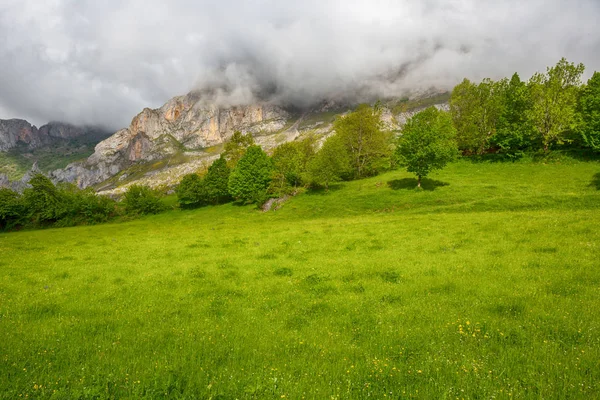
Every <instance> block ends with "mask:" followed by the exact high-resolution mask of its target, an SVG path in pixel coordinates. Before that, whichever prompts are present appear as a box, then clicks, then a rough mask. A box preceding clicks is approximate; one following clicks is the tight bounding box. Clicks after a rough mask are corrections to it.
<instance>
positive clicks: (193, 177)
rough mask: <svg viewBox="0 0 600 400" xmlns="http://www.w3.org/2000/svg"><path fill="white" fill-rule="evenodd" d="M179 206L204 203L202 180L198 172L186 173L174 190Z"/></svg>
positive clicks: (189, 206) (190, 206)
mask: <svg viewBox="0 0 600 400" xmlns="http://www.w3.org/2000/svg"><path fill="white" fill-rule="evenodd" d="M175 192H176V193H177V201H178V202H179V206H180V207H181V208H194V207H200V206H202V205H205V204H206V190H205V188H204V182H203V181H202V178H200V176H199V175H198V174H187V175H185V176H184V177H183V179H182V180H181V182H180V183H179V186H177V189H176V190H175Z"/></svg>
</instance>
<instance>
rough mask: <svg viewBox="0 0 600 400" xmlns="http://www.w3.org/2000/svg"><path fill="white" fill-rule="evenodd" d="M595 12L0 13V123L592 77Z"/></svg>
mask: <svg viewBox="0 0 600 400" xmlns="http://www.w3.org/2000/svg"><path fill="white" fill-rule="evenodd" d="M599 19H600V3H599V2H598V1H597V0H578V1H576V2H572V1H567V0H545V1H542V0H533V1H528V2H523V1H516V0H507V1H503V2H501V3H500V2H497V1H487V0H484V1H477V0H453V1H442V0H428V1H417V0H414V1H412V0H404V1H366V0H358V1H353V2H342V1H337V0H320V1H314V0H308V1H303V2H282V1H275V0H259V1H252V2H247V1H241V0H224V1H220V2H211V1H191V0H174V1H170V2H163V1H159V0H121V1H116V0H106V1H102V2H98V1H91V0H79V1H76V0H54V1H51V2H39V1H34V0H4V1H2V2H1V3H0V71H2V73H1V74H0V87H1V88H2V90H1V91H0V118H25V119H27V120H29V121H31V122H33V123H36V124H42V123H44V122H46V121H49V120H62V121H67V122H70V123H73V124H92V125H101V126H105V127H107V128H110V129H112V130H116V129H118V128H120V127H125V126H127V125H129V123H130V121H131V119H132V117H133V116H134V115H136V114H137V113H138V112H139V110H141V109H143V108H144V107H151V108H156V107H159V106H160V105H162V104H163V103H165V102H166V101H167V100H168V99H170V98H171V97H173V96H175V95H180V94H184V93H187V92H189V91H191V90H196V91H198V92H199V93H200V94H201V95H202V96H203V97H204V98H206V101H207V102H215V103H217V104H219V105H223V106H228V105H245V104H251V103H254V102H257V101H263V102H271V103H275V104H288V105H296V106H304V105H307V104H310V103H312V102H316V101H319V100H321V99H324V98H342V99H352V98H359V99H362V98H375V97H390V96H400V95H404V94H406V93H407V92H411V91H420V90H425V89H428V88H431V87H435V88H437V89H440V90H442V89H450V88H451V87H452V86H454V85H455V84H456V83H458V82H459V81H460V80H461V79H462V78H463V77H470V78H472V79H481V78H483V77H491V78H498V77H503V76H506V75H509V74H511V73H512V72H515V71H517V72H519V73H521V74H522V76H523V77H524V78H527V77H529V76H530V75H531V74H532V73H533V72H535V71H543V70H544V69H545V68H546V66H548V65H553V64H554V63H556V61H558V59H559V58H560V57H563V56H564V57H567V58H568V59H569V60H571V61H575V62H583V63H584V64H585V65H586V66H587V67H588V72H589V71H593V70H595V69H600V67H599V65H600V26H599V25H598V24H597V21H598V20H599Z"/></svg>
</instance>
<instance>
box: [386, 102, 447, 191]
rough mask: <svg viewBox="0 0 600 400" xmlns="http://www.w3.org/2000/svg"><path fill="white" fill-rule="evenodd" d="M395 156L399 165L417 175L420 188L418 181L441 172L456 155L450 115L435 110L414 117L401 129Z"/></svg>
mask: <svg viewBox="0 0 600 400" xmlns="http://www.w3.org/2000/svg"><path fill="white" fill-rule="evenodd" d="M396 154H397V156H398V159H399V162H400V165H402V166H405V167H406V170H407V171H408V172H412V173H414V174H415V175H417V186H418V187H421V178H423V177H426V176H427V175H428V174H429V173H430V172H431V171H433V170H436V169H442V168H444V167H445V166H446V164H447V163H449V162H450V161H452V160H454V159H455V158H456V156H457V154H458V147H457V145H456V129H455V128H454V126H453V125H452V119H451V117H450V115H449V114H448V113H446V112H443V111H439V110H438V109H437V108H435V107H429V108H427V109H426V110H423V111H421V112H420V113H418V114H416V115H414V116H413V117H412V118H411V119H409V120H408V121H407V123H406V125H404V128H403V129H402V136H401V137H400V139H399V140H398V147H397V149H396Z"/></svg>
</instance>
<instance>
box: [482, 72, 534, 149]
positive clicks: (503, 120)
mask: <svg viewBox="0 0 600 400" xmlns="http://www.w3.org/2000/svg"><path fill="white" fill-rule="evenodd" d="M502 103H503V106H502V113H501V115H500V117H499V119H498V126H497V129H496V134H495V135H494V137H493V138H492V143H493V145H494V146H496V147H497V148H499V151H500V152H501V153H504V154H507V155H509V156H511V157H514V156H517V155H518V154H521V153H522V150H524V149H526V148H528V147H530V146H531V139H532V137H533V136H534V134H535V129H534V127H533V126H532V125H531V122H530V120H529V119H528V118H527V113H528V112H529V110H530V109H531V98H530V96H529V91H528V89H527V83H525V82H523V81H521V78H520V77H519V74H517V73H515V74H513V76H512V77H511V79H510V81H508V83H507V84H506V87H505V89H504V94H503V96H502Z"/></svg>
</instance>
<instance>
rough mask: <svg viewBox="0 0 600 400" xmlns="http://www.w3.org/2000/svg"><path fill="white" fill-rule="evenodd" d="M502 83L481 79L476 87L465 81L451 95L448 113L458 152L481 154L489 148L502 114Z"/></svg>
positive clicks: (503, 85)
mask: <svg viewBox="0 0 600 400" xmlns="http://www.w3.org/2000/svg"><path fill="white" fill-rule="evenodd" d="M505 85H506V82H505V81H500V82H494V81H492V80H491V79H487V78H486V79H484V80H483V81H481V83H479V84H478V85H475V84H474V83H472V82H471V81H469V80H468V79H465V80H463V81H462V83H460V84H459V85H457V86H456V87H455V88H454V90H453V91H452V96H451V98H450V112H451V114H452V119H453V121H454V126H455V127H456V129H457V131H458V137H457V139H458V143H459V146H460V148H461V149H463V150H467V151H469V152H473V153H477V154H483V153H484V152H485V151H486V150H487V149H488V148H489V147H490V140H491V138H492V137H493V136H494V134H495V133H496V126H497V123H498V119H499V117H500V115H501V114H502V93H503V91H504V87H505Z"/></svg>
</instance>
